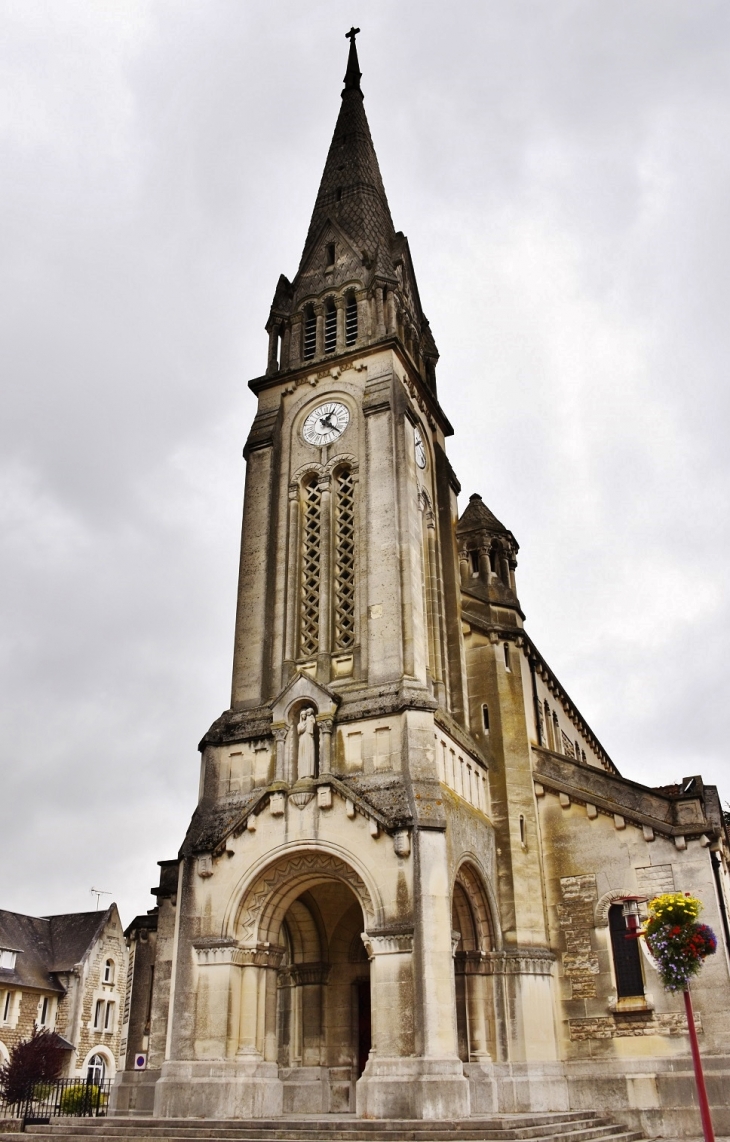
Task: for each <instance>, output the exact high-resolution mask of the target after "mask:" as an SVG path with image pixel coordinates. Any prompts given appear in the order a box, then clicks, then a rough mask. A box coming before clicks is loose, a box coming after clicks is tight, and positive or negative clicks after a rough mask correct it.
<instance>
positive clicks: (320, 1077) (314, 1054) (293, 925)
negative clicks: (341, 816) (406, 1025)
mask: <svg viewBox="0 0 730 1142" xmlns="http://www.w3.org/2000/svg"><path fill="white" fill-rule="evenodd" d="M362 931H363V914H362V909H361V907H360V905H359V903H358V901H357V899H356V897H355V895H354V893H353V891H352V889H351V888H349V887H348V886H347V885H346V884H343V883H342V882H339V881H329V882H325V883H323V884H317V885H314V886H312V887H311V888H307V889H306V890H305V891H304V892H302V893H301V894H300V895H299V896H298V897H297V898H296V900H294V901H292V903H291V904H290V905H289V907H288V909H287V912H286V914H285V916H284V918H283V920H282V922H281V928H280V932H279V937H278V940H277V943H278V944H279V945H280V946H282V947H283V948H284V949H285V951H284V955H283V958H282V963H281V966H280V968H279V970H278V973H277V974H278V979H277V1004H276V1009H277V1010H276V1031H277V1048H278V1062H279V1067H280V1073H281V1077H282V1079H283V1080H284V1083H285V1091H284V1108H285V1110H288V1111H293V1112H296V1111H300V1112H304V1111H305V1110H306V1109H307V1108H308V1107H309V1106H312V1105H315V1106H316V1109H321V1110H329V1111H343V1110H349V1109H351V1108H354V1084H355V1082H356V1080H357V1079H358V1078H359V1076H360V1074H361V1073H362V1070H363V1068H364V1065H365V1063H366V1062H367V1057H368V1054H369V1051H370V1020H369V1016H370V965H369V963H368V958H367V955H366V953H365V948H364V946H363V942H362V938H361V935H360V933H361V932H362ZM312 1082H317V1083H320V1084H322V1083H326V1086H327V1089H326V1090H321V1091H319V1092H317V1091H313V1090H311V1089H306V1085H305V1084H311V1083H312Z"/></svg>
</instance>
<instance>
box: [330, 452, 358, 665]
mask: <svg viewBox="0 0 730 1142" xmlns="http://www.w3.org/2000/svg"><path fill="white" fill-rule="evenodd" d="M335 479H336V486H337V492H336V500H335V564H334V572H335V573H334V618H335V623H334V636H335V637H334V649H335V650H349V649H350V647H352V646H354V644H355V483H354V479H353V474H352V472H351V471H350V469H349V468H341V469H340V470H339V472H338V473H337V476H336V478H335Z"/></svg>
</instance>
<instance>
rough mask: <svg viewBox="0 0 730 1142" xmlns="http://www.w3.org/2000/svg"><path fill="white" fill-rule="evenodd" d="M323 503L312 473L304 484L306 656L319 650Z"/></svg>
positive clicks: (302, 599) (303, 617)
mask: <svg viewBox="0 0 730 1142" xmlns="http://www.w3.org/2000/svg"><path fill="white" fill-rule="evenodd" d="M321 507H322V493H321V492H320V489H319V480H318V478H317V477H316V476H311V477H310V478H309V479H308V480H305V482H304V483H303V485H302V515H303V520H302V549H301V579H300V587H299V589H300V612H299V614H300V622H299V632H300V633H299V650H300V654H301V655H302V656H303V657H305V658H306V657H309V656H310V655H313V654H316V653H317V652H318V650H319V593H320V549H321V543H322V524H321Z"/></svg>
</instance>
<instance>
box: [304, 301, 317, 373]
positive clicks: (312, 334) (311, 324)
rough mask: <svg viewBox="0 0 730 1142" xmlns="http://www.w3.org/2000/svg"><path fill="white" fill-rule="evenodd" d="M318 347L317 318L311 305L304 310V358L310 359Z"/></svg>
mask: <svg viewBox="0 0 730 1142" xmlns="http://www.w3.org/2000/svg"><path fill="white" fill-rule="evenodd" d="M316 347H317V318H316V317H315V316H314V310H313V309H312V307H311V305H310V306H309V307H308V308H307V309H305V311H304V353H303V356H304V360H305V361H309V360H311V359H312V357H313V356H314V351H315V349H316Z"/></svg>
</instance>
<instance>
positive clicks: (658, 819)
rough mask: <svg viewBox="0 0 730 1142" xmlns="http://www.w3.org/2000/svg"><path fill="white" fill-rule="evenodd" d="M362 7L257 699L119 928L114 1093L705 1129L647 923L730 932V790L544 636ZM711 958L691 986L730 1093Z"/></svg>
mask: <svg viewBox="0 0 730 1142" xmlns="http://www.w3.org/2000/svg"><path fill="white" fill-rule="evenodd" d="M355 34H356V30H355V29H352V31H351V32H350V33H349V39H350V48H349V58H348V62H347V72H346V75H345V82H344V90H343V92H342V101H341V107H340V111H339V116H338V119H337V123H336V126H335V131H334V136H333V138H332V143H331V146H330V149H329V153H328V155H327V160H326V163H325V167H324V173H323V175H322V181H321V184H320V187H319V191H318V193H317V198H316V201H315V204H314V210H313V213H312V219H311V222H310V225H309V230H308V233H307V236H306V240H305V243H304V250H303V253H302V257H301V262H300V264H299V269H298V270H297V272H296V274H295V275H294V277H293V279H292V280H291V281H289V279H287V278H286V277H284V276H282V277H280V278H279V282H278V284H277V287H276V291H275V294H274V300H273V303H272V306H271V312H270V315H269V319H268V322H267V325H266V328H267V331H268V356H267V365H266V370H265V373H264V374H263V375H262V376H259V377H257V378H256V379H255V380H252V381H250V382H249V383H250V387H251V389H252V390H253V392H254V393H255V394H256V397H257V399H258V407H257V412H256V416H255V418H254V422H253V425H252V427H251V431H250V433H249V435H248V439H247V441H246V445H245V450H244V455H245V457H246V464H247V470H246V487H245V495H244V510H243V527H242V537H241V561H240V574H239V586H238V605H237V614H236V627H235V646H234V662H233V685H232V695H231V703H230V707H229V709H227V710H226V711H225V712H224V713H223V714H222V716H221V717H220V718H219V719H218V720H217V721H216V722H215V723H214V724H213V725H212V726H211V728H210V729H209V730H208V732H207V733H206V735H205V737H204V738H203V740H202V742H201V743H200V750H201V754H202V762H201V777H200V787H199V798H198V804H197V807H196V809H195V812H194V814H193V817H192V821H191V823H190V826H189V829H188V832H187V835H186V837H185V840H184V843H183V845H182V848H181V850H180V853H179V855H178V858H177V859H176V860H168V861H163V862H161V877H160V883H159V885H158V887H157V888H156V889H155V890H154V893H155V895H156V897H157V907H156V908H155V909H153V910H152V911H151V912H150V913H149V914H148V915H147V916H141V917H137V918H136V919H135V920H134V921H133V923H132V925H130V927H129V929H128V930H127V936H128V939H129V941H130V979H131V981H132V986H131V994H130V996H129V998H128V1002H127V1005H126V1010H125V1016H124V1023H123V1027H122V1036H121V1039H122V1043H123V1044H124V1047H123V1050H124V1052H125V1054H126V1069H125V1070H124V1071H123V1072H122V1073H121V1074H120V1075H117V1081H116V1083H115V1087H114V1091H113V1095H112V1099H111V1102H110V1110H111V1113H115V1114H125V1113H128V1114H145V1113H147V1114H150V1113H153V1114H154V1115H155V1116H158V1117H167V1118H182V1117H194V1118H213V1119H225V1118H228V1119H230V1118H241V1119H247V1118H270V1117H275V1116H277V1115H281V1114H294V1115H296V1114H314V1115H324V1114H327V1113H332V1112H340V1113H342V1112H348V1111H350V1112H355V1113H357V1114H358V1115H361V1116H364V1117H367V1118H382V1119H385V1118H391V1119H403V1118H411V1119H417V1118H424V1119H425V1118H428V1119H447V1120H452V1119H459V1118H463V1117H466V1116H468V1115H470V1114H471V1115H475V1114H476V1115H480V1114H489V1113H491V1112H499V1113H504V1112H511V1111H527V1112H530V1113H535V1112H538V1111H540V1112H542V1111H560V1112H561V1114H562V1115H563V1117H564V1119H565V1121H567V1120H568V1118H571V1120H576V1119H578V1120H581V1121H583V1120H584V1118H585V1115H586V1113H589V1115H590V1113H591V1112H592V1109H595V1110H600V1111H602V1112H603V1113H606V1112H609V1113H611V1114H613V1113H619V1112H620V1116H621V1118H622V1120H623V1121H624V1122H625V1123H626V1124H629V1125H631V1126H633V1128H634V1129H636V1128H639V1129H641V1130H644V1129H647V1130H648V1132H649V1133H650V1134H651V1136H652V1137H654V1136H662V1135H666V1136H669V1137H678V1136H679V1135H680V1133H681V1134H683V1135H684V1136H687V1137H691V1136H693V1135H694V1136H696V1135H697V1134H698V1133H699V1129H698V1124H697V1123H696V1122H695V1120H694V1118H693V1114H694V1111H693V1110H692V1107H691V1105H690V1103H691V1098H690V1096H689V1095H688V1093H687V1092H688V1089H689V1087H688V1086H687V1083H688V1081H689V1079H688V1073H689V1071H688V1068H689V1067H691V1061H689V1053H688V1046H687V1041H686V1023H685V1024H683V1023H682V1020H683V1018H684V1016H683V1014H682V1012H681V1011H680V1010H679V1009H678V1007H677V1002H678V1001H677V997H676V996H666V995H663V994H662V992H661V987H660V985H659V984H658V982H657V978H656V973H655V972H654V968H653V967H652V966H651V965H650V964H642V953H641V952H640V949H639V947H638V941H636V940H635V939H634V940H632V942H631V943H630V944H627V941H626V938H625V937H626V931H627V929H626V923H627V921H626V918H625V917H626V915H628V914H630V915H634V914H635V911H636V908H637V903H638V901H640V900H645V899H648V898H649V895H650V894H652V893H656V892H671V891H674V890H675V889H676V890H677V891H681V892H685V891H687V890H692V891H694V892H696V893H697V894H698V895H699V896H700V897H701V899H702V900H703V901H704V903H705V907H706V912H705V915H706V916H707V918H708V920H709V922H710V923H711V924H712V925H713V926H714V927H715V930H716V931H718V932H719V931H720V930H721V927H722V931H723V932H724V934H725V938H726V943H727V947H728V948H729V949H730V924H729V923H728V915H730V878H729V877H728V863H729V862H730V832H728V829H727V828H726V825H725V823H724V821H723V817H722V812H721V808H720V805H721V803H720V799H719V797H718V794H717V790H715V789H714V788H713V787H711V786H705V785H704V783H703V782H702V780H701V778H699V777H697V776H695V777H690V778H687V779H685V780H684V781H683V782H682V783H681V785H675V784H672V785H668V786H663V787H659V788H657V789H649V788H647V787H645V786H641V785H639V784H638V783H636V782H633V781H629V780H627V779H624V778H622V777H621V776H620V774H619V773H618V770H617V769H616V767H615V765H614V764H613V762H612V761H611V759H610V758H609V757H608V755H607V754H606V752H605V750H604V749H603V747H602V746H601V744H600V742H599V741H598V740H597V738H596V736H595V735H594V734H593V733H592V731H591V729H590V727H589V726H588V724H587V723H586V721H585V720H584V718H583V717H582V715H581V714H580V712H579V710H578V708H577V707H576V705H575V704H574V703H573V702H572V700H571V699H570V697H569V696H568V694H567V693H566V691H565V689H564V688H563V687H562V686H561V684H560V682H559V681H558V679H557V677H556V676H555V674H554V673H553V671H552V670H551V669H550V668H549V666H548V665H547V663H546V661H545V659H544V658H543V657H542V655H541V654H540V653H539V651H538V650H537V648H536V647H535V645H534V643H533V642H532V640H531V639H530V637H529V635H528V634H527V632H526V631H525V629H524V625H523V624H524V615H523V612H522V609H521V606H520V602H519V598H518V595H517V584H516V581H515V568H516V561H517V551H518V546H517V542H516V540H515V537H514V536H513V535H512V533H511V532H510V531H509V529H508V528H506V527H505V526H504V525H503V524H502V523H500V521H499V520H498V519H497V518H496V516H495V515H494V514H493V513H492V512H491V511H490V510H489V508H488V507H487V506H486V504H485V503H484V502H483V501H482V499H481V497H480V496H478V495H472V496H471V498H470V500H469V502H468V505H467V507H466V509H465V511H464V513H463V515H462V516H461V517H460V518H459V516H458V512H457V495H458V492H459V484H458V481H457V479H456V476H455V475H454V472H453V471H452V469H451V466H450V464H449V461H448V460H447V457H446V439H447V437H448V436H450V435H451V427H450V425H449V422H448V420H447V418H446V416H445V414H444V412H443V410H442V408H441V405H440V403H439V399H438V395H437V388H436V365H437V361H438V352H437V349H436V345H435V343H434V340H433V337H432V335H431V330H430V327H429V324H428V321H427V320H426V317H425V315H424V313H423V310H422V308H421V301H420V296H419V292H418V286H417V284H416V277H415V272H414V268H413V263H412V260H411V256H410V252H409V248H408V242H407V241H406V238H405V237H404V235H403V234H402V233H401V232H400V231H396V229H395V227H394V225H393V221H392V219H391V215H390V209H389V207H388V200H387V198H386V195H385V190H384V188H383V181H382V178H381V174H380V169H379V166H378V160H377V157H376V154H375V150H374V148H373V143H372V140H371V137H370V130H369V128H368V122H367V119H366V116H365V108H364V103H363V94H362V90H361V87H360V68H359V65H358V58H357V51H356V47H355ZM627 908H628V912H627V911H626V909H627ZM714 961H715V962H713V964H711V965H710V966H708V967H706V968H704V969H703V977H702V978H703V979H705V978H706V980H707V983H706V984H702V983H697V984H695V983H694V982H693V993H694V994H695V998H696V1000H697V1003H698V1009H697V1010H698V1011H699V1014H700V1016H701V1023H702V1031H703V1035H704V1036H705V1039H704V1045H705V1050H706V1051H707V1052H710V1051H712V1052H714V1055H715V1059H714V1062H713V1067H714V1068H715V1070H714V1072H713V1073H714V1075H715V1080H714V1081H716V1084H717V1085H716V1089H715V1093H714V1095H713V1097H714V1098H715V1101H716V1104H717V1105H718V1106H720V1107H724V1110H723V1113H725V1112H727V1105H726V1104H727V1097H726V1093H723V1092H726V1089H727V1084H726V1083H724V1077H723V1076H725V1075H726V1074H728V1073H730V1037H729V1036H728V1032H727V1018H726V1011H727V1007H728V1005H729V1004H730V984H729V982H728V972H727V961H726V960H725V959H724V958H722V957H721V956H719V955H718V956H716V957H714ZM652 972H654V976H653V981H652V975H651V973H652ZM722 996H725V999H724V1000H723V999H722ZM723 1084H724V1085H723ZM571 1108H572V1109H573V1110H574V1111H575V1114H573V1115H569V1114H567V1113H566V1112H568V1111H570V1110H571ZM586 1108H591V1111H587V1110H586ZM728 1113H730V1112H728ZM581 1115H583V1119H582V1118H581ZM591 1121H592V1119H591ZM716 1121H717V1122H718V1123H720V1122H724V1123H725V1125H726V1129H725V1127H723V1128H722V1132H724V1133H730V1117H725V1118H720V1119H716ZM534 1128H535V1129H537V1128H538V1127H537V1126H535V1127H534ZM171 1129H173V1127H171ZM175 1129H177V1127H175ZM295 1129H296V1128H295ZM391 1129H392V1128H391ZM603 1129H604V1127H601V1128H600V1130H603ZM611 1129H612V1128H610V1127H608V1126H606V1127H605V1130H607V1131H609V1133H610V1130H611ZM599 1132H600V1131H599ZM593 1133H596V1131H594V1129H593V1128H592V1127H591V1134H593ZM596 1137H598V1133H596ZM624 1137H627V1136H626V1135H624ZM629 1137H630V1136H629Z"/></svg>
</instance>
